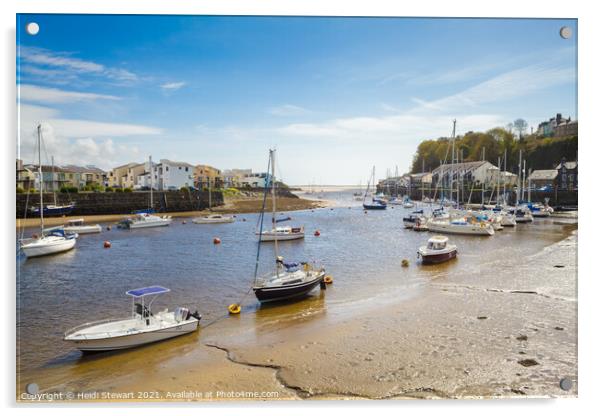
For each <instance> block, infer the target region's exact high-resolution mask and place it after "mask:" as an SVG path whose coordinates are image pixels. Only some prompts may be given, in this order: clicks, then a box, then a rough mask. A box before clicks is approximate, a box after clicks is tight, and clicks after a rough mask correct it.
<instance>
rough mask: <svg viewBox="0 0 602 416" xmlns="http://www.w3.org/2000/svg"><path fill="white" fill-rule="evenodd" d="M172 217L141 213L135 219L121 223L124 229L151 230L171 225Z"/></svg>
mask: <svg viewBox="0 0 602 416" xmlns="http://www.w3.org/2000/svg"><path fill="white" fill-rule="evenodd" d="M171 221H172V219H171V215H163V216H161V217H159V216H158V215H153V214H148V213H140V214H136V216H135V217H133V218H126V219H125V220H123V221H122V222H121V223H120V226H121V227H122V228H129V229H136V228H150V227H164V226H167V225H169V224H171Z"/></svg>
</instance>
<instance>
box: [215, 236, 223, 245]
mask: <svg viewBox="0 0 602 416" xmlns="http://www.w3.org/2000/svg"><path fill="white" fill-rule="evenodd" d="M221 242H222V240H220V239H219V238H217V237H215V238H214V239H213V244H220V243H221Z"/></svg>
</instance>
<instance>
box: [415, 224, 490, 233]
mask: <svg viewBox="0 0 602 416" xmlns="http://www.w3.org/2000/svg"><path fill="white" fill-rule="evenodd" d="M427 226H428V229H429V231H433V232H437V233H444V234H458V235H484V236H489V235H493V234H495V231H494V229H493V227H492V226H491V225H490V224H484V223H477V224H467V225H456V224H452V223H451V222H447V221H429V222H428V223H427Z"/></svg>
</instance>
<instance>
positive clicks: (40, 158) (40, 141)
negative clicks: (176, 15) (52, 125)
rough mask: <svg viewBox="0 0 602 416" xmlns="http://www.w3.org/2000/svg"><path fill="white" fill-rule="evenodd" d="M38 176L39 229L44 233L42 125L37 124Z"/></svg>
mask: <svg viewBox="0 0 602 416" xmlns="http://www.w3.org/2000/svg"><path fill="white" fill-rule="evenodd" d="M38 175H39V176H40V228H41V231H42V232H41V234H43V233H44V176H43V174H42V125H41V124H38Z"/></svg>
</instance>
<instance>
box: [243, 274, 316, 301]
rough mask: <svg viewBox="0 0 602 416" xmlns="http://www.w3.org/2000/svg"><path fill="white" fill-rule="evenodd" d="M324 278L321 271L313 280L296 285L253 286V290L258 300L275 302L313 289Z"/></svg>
mask: <svg viewBox="0 0 602 416" xmlns="http://www.w3.org/2000/svg"><path fill="white" fill-rule="evenodd" d="M323 280H324V273H321V274H320V275H319V276H318V277H316V278H315V279H314V280H311V281H309V282H304V283H299V284H297V285H288V286H280V287H254V288H253V292H255V296H256V297H257V300H258V301H260V302H275V301H280V300H287V299H293V298H296V297H300V296H304V295H306V294H308V293H309V292H311V291H312V290H314V289H315V288H316V286H318V285H319V284H320V283H321V282H322V281H323Z"/></svg>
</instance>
